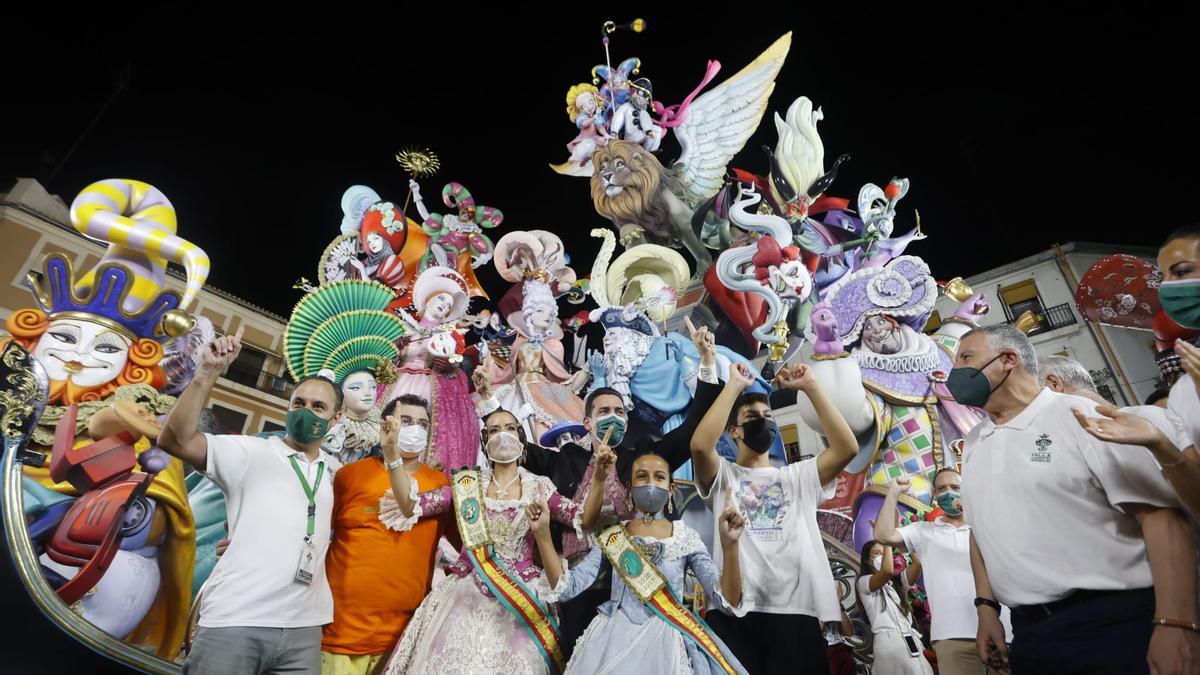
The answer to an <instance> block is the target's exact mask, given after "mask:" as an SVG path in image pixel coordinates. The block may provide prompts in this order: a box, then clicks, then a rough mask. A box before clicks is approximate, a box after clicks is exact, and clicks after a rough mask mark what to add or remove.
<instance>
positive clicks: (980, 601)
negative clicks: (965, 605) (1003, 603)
mask: <svg viewBox="0 0 1200 675" xmlns="http://www.w3.org/2000/svg"><path fill="white" fill-rule="evenodd" d="M984 605H987V606H988V607H991V608H992V609H994V610H996V612H999V611H1000V603H998V602H996V601H995V600H993V599H991V598H975V606H976V607H983V606H984Z"/></svg>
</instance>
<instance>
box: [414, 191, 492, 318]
mask: <svg viewBox="0 0 1200 675" xmlns="http://www.w3.org/2000/svg"><path fill="white" fill-rule="evenodd" d="M408 186H409V188H410V189H411V190H412V195H413V203H415V204H416V206H417V211H418V212H419V213H420V214H421V217H422V218H424V219H425V220H424V222H423V223H422V227H423V228H424V229H425V233H426V234H428V235H429V240H430V241H429V250H428V252H427V253H426V254H425V257H423V258H422V259H421V267H422V269H425V268H426V267H428V266H430V265H439V266H441V267H449V268H451V269H454V270H456V271H457V272H458V273H459V274H461V275H462V277H463V279H465V280H466V282H467V288H468V290H469V293H470V296H471V297H484V298H486V297H488V296H487V293H486V292H484V290H483V287H482V286H480V285H479V282H478V281H477V280H476V279H475V271H474V270H475V268H477V267H480V266H482V265H486V264H487V263H488V262H490V261H491V259H492V252H493V250H494V248H495V247H494V245H493V244H492V240H491V239H489V238H488V236H487V235H486V234H484V233H483V228H487V229H491V228H493V227H496V226H498V225H499V224H500V223H502V222H504V214H503V213H502V212H501V211H500V209H497V208H493V207H491V206H478V205H476V203H475V198H474V197H472V196H471V193H470V192H468V191H467V188H465V187H463V186H462V185H461V184H460V183H447V184H446V186H445V187H444V188H442V203H443V204H445V205H446V206H448V207H450V208H452V209H454V210H455V213H449V214H441V213H430V212H429V210H428V209H426V208H425V202H424V200H422V198H421V189H420V187H418V185H417V183H416V181H409V184H408Z"/></svg>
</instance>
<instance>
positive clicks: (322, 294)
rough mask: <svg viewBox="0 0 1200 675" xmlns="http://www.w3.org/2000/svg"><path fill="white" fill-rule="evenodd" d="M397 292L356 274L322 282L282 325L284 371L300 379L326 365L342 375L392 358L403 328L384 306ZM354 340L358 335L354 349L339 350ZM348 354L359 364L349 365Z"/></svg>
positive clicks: (403, 332) (395, 352)
mask: <svg viewBox="0 0 1200 675" xmlns="http://www.w3.org/2000/svg"><path fill="white" fill-rule="evenodd" d="M395 297H396V295H395V292H394V291H392V289H390V288H388V287H387V286H384V285H383V284H380V283H378V282H375V281H359V280H348V281H338V282H334V283H330V284H323V285H321V286H320V287H319V288H317V290H315V291H313V292H311V293H309V294H308V295H305V296H304V297H303V298H301V300H300V302H298V303H296V308H295V309H293V310H292V317H291V319H289V320H288V323H287V326H286V327H285V328H284V331H283V344H284V351H285V356H286V357H287V367H288V372H290V373H291V375H292V377H293V378H296V379H301V378H304V377H308V376H310V375H315V374H316V373H317V371H319V370H321V369H322V368H330V369H332V370H333V371H334V372H335V373H337V374H338V380H339V381H340V380H341V379H342V378H343V377H345V376H346V375H348V374H349V373H351V372H353V371H355V370H362V369H374V368H375V366H377V365H378V364H379V362H380V361H384V360H386V361H388V362H390V361H391V360H392V359H394V358H395V357H396V355H397V348H396V345H395V342H396V340H398V339H400V338H401V337H403V336H404V334H405V332H406V329H405V326H404V322H403V321H402V320H401V319H400V317H398V316H396V315H395V314H392V313H390V312H388V311H386V310H387V306H388V304H389V303H391V302H392V300H394V299H395ZM358 338H370V339H368V340H358ZM352 340H358V341H357V342H354V344H355V345H357V346H356V347H355V348H354V349H342V350H341V351H338V350H339V348H342V347H345V346H347V345H348V344H349V343H350V342H351V341H352ZM356 350H357V351H356ZM368 350H369V351H368ZM335 351H336V352H337V353H338V356H336V357H335V356H333V354H334V352H335ZM372 356H373V358H369V357H372ZM351 359H355V364H357V365H354V366H353V367H350V366H349V365H347V364H346V362H347V361H348V360H351Z"/></svg>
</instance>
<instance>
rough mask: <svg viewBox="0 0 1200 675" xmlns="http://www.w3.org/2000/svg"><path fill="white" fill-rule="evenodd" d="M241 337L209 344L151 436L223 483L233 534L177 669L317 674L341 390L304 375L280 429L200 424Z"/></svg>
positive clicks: (325, 616) (325, 619)
mask: <svg viewBox="0 0 1200 675" xmlns="http://www.w3.org/2000/svg"><path fill="white" fill-rule="evenodd" d="M241 337H242V333H241V331H240V330H239V331H238V333H237V334H236V335H232V336H225V337H221V338H218V339H216V340H214V341H213V342H212V344H210V345H209V347H208V349H207V350H205V353H204V358H203V361H202V363H201V365H200V368H199V369H198V371H197V373H196V376H195V378H194V379H193V380H192V382H191V384H189V385H188V387H187V389H186V390H184V392H183V394H182V395H181V396H180V397H179V401H178V402H177V403H176V404H175V407H174V408H172V410H171V414H170V416H169V417H168V418H167V421H166V423H165V424H164V426H163V431H162V435H161V436H159V439H158V444H159V447H161V448H162V449H163V450H166V451H167V452H169V453H171V454H172V455H174V456H176V457H178V458H180V459H182V460H183V461H185V462H187V463H188V464H191V465H192V466H194V467H195V468H196V469H197V470H198V471H201V472H202V473H204V475H206V476H208V477H209V478H211V479H212V481H213V483H214V484H216V485H217V486H218V487H220V488H221V491H222V492H224V493H225V501H226V505H227V507H228V512H229V539H230V542H231V543H230V544H229V548H228V549H227V550H226V551H225V554H224V555H222V556H221V558H220V559H219V560H218V561H217V566H216V567H215V568H214V569H213V572H212V576H211V577H209V580H208V582H207V584H206V585H205V590H204V594H203V596H202V601H201V605H200V621H199V628H198V629H197V631H196V637H195V640H194V641H193V643H192V649H191V652H189V653H188V657H187V661H186V662H185V663H184V664H183V672H184V673H188V674H195V675H208V674H210V673H211V674H214V675H215V674H220V675H226V674H228V673H276V672H288V673H312V674H313V675H317V674H318V673H320V672H321V626H323V625H324V624H327V623H329V622H330V621H332V620H333V596H332V595H331V594H330V592H329V584H328V582H327V581H326V579H325V550H326V548H328V547H329V542H330V520H331V518H330V514H331V513H332V511H333V476H332V473H333V472H332V470H331V468H330V467H327V466H326V465H325V461H324V460H323V459H321V440H322V439H323V438H324V437H325V432H326V430H328V428H329V424H330V423H331V422H332V421H335V420H336V419H337V418H338V416H339V415H340V412H339V411H340V410H341V407H342V401H341V398H342V393H341V389H340V388H339V387H337V386H336V385H335V384H334V383H333V382H331V381H329V380H327V379H325V378H323V377H309V378H305V379H304V380H301V381H300V383H299V384H298V385H297V386H296V390H295V392H294V393H293V394H292V399H291V402H290V404H289V406H288V413H287V435H286V436H285V437H283V438H280V437H278V436H275V437H271V438H256V437H253V436H214V435H210V434H202V433H200V432H199V431H198V430H197V428H196V426H197V422H198V421H199V417H200V411H201V409H202V408H203V407H204V404H205V402H206V401H207V400H208V396H209V394H210V393H211V391H212V388H213V385H214V384H216V381H217V378H219V377H220V376H221V373H223V372H224V371H225V368H226V367H228V366H229V364H230V363H233V361H234V359H236V358H237V355H238V352H240V351H241V348H242V344H241Z"/></svg>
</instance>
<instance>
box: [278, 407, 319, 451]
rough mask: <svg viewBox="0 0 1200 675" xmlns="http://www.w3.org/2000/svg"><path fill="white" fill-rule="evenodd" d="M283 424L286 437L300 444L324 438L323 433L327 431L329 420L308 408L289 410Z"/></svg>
mask: <svg viewBox="0 0 1200 675" xmlns="http://www.w3.org/2000/svg"><path fill="white" fill-rule="evenodd" d="M285 424H286V426H287V435H288V438H290V439H292V440H293V441H296V442H297V443H299V444H300V445H308V444H310V443H315V442H317V441H319V440H321V439H322V438H325V433H326V432H328V431H329V420H327V419H325V418H324V417H321V416H319V415H317V414H316V413H315V412H313V411H311V410H309V409H308V408H300V409H299V410H289V411H288V414H287V420H286V422H285Z"/></svg>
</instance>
